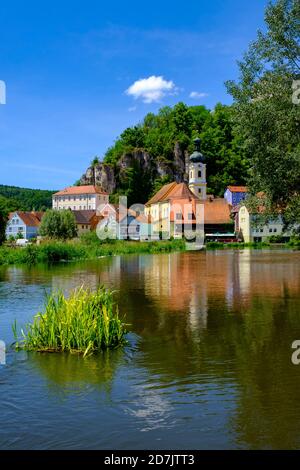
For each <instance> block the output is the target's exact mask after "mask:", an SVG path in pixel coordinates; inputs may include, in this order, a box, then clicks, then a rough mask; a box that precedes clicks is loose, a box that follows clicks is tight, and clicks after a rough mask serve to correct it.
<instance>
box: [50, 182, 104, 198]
mask: <svg viewBox="0 0 300 470" xmlns="http://www.w3.org/2000/svg"><path fill="white" fill-rule="evenodd" d="M73 194H76V195H77V194H106V195H107V194H108V193H106V192H105V191H103V190H102V189H101V188H100V187H99V186H93V185H87V186H69V187H68V188H65V189H62V190H61V191H58V192H57V193H55V194H53V196H70V195H73Z"/></svg>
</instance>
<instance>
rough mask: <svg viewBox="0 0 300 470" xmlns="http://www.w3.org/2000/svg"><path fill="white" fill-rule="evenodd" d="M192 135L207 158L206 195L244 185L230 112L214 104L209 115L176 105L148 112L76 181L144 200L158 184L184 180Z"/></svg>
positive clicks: (244, 162) (244, 168)
mask: <svg viewBox="0 0 300 470" xmlns="http://www.w3.org/2000/svg"><path fill="white" fill-rule="evenodd" d="M196 137H200V138H201V142H202V145H201V151H202V153H203V154H204V155H205V156H206V157H207V182H208V191H209V193H213V194H215V195H223V193H224V190H225V188H226V186H228V185H230V184H244V183H245V182H246V180H247V176H248V167H249V165H248V159H247V157H246V155H245V152H244V149H243V145H242V144H243V142H242V140H241V139H240V137H239V135H237V134H236V133H235V132H234V128H233V123H232V108H231V107H230V106H225V105H222V104H218V105H217V106H216V107H215V109H214V110H212V111H210V110H209V109H207V108H206V107H205V106H187V105H185V104H184V103H178V104H176V105H175V106H174V107H169V106H165V107H163V108H161V109H160V110H159V111H158V113H157V114H153V113H148V114H147V115H146V116H145V118H144V119H143V121H142V122H141V123H139V124H137V125H135V126H133V127H129V128H127V129H125V130H124V132H123V133H122V134H121V135H120V137H118V138H117V139H116V141H115V143H114V145H113V146H112V147H111V148H109V149H108V150H107V152H106V154H105V155H104V159H103V162H100V161H98V160H97V158H96V159H95V160H94V161H93V162H92V164H91V166H90V167H89V168H88V170H87V172H86V174H85V175H83V177H82V178H81V181H80V183H81V184H100V185H102V186H103V187H104V189H106V190H107V191H108V192H110V193H114V194H116V195H117V194H120V193H122V194H126V195H127V196H128V198H129V201H130V202H136V201H139V202H145V201H146V200H147V199H148V198H149V196H150V195H151V194H153V192H155V191H157V190H158V189H159V188H160V187H161V185H162V184H164V183H166V182H168V181H174V180H176V181H182V180H183V179H184V174H185V170H186V168H185V161H186V159H187V156H188V155H189V154H190V153H191V152H192V151H193V139H194V138H196ZM112 199H113V198H112Z"/></svg>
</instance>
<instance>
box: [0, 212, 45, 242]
mask: <svg viewBox="0 0 300 470" xmlns="http://www.w3.org/2000/svg"><path fill="white" fill-rule="evenodd" d="M43 215H44V212H35V211H32V212H23V211H16V212H12V213H10V214H9V218H8V222H7V224H6V231H5V234H6V238H9V237H11V236H13V237H14V238H18V237H20V238H24V239H26V240H30V239H32V238H36V237H37V235H38V231H39V226H40V223H41V220H42V217H43Z"/></svg>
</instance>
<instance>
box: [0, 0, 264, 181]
mask: <svg viewBox="0 0 300 470" xmlns="http://www.w3.org/2000/svg"><path fill="white" fill-rule="evenodd" d="M266 4H267V1H266V0H251V2H247V1H245V0H214V1H209V0H191V1H185V2H183V1H180V0H176V1H174V0H172V1H169V0H163V1H162V0H160V1H157V0H152V1H151V2H149V3H148V2H141V1H136V0H134V1H130V0H129V1H127V2H124V1H119V0H118V1H113V0H112V1H110V2H101V1H99V0H98V1H96V0H86V1H82V2H80V1H77V0H73V1H72V2H71V1H69V2H66V1H63V0H61V1H57V0H52V1H51V2H50V1H48V0H45V1H44V2H40V1H34V0H32V1H30V0H29V1H28V2H24V1H21V0H15V1H11V2H1V6H0V19H1V27H0V80H3V81H5V83H6V104H5V105H0V184H11V185H16V186H23V187H32V188H46V189H48V188H49V189H58V188H62V187H65V186H68V185H70V184H73V182H74V181H75V180H76V179H78V178H79V177H80V176H81V174H82V173H83V172H84V171H85V169H86V168H87V166H88V164H89V162H90V161H91V159H92V158H93V157H94V156H95V155H98V156H100V157H102V156H103V154H104V152H105V150H106V149H107V148H108V147H109V146H110V145H112V144H113V142H114V140H115V138H116V137H117V136H118V135H119V134H120V133H121V132H122V130H124V129H125V128H126V127H128V126H130V125H133V124H135V123H137V122H139V121H140V120H141V119H142V118H143V116H144V115H145V114H146V113H147V112H149V111H151V112H156V111H157V110H158V109H159V108H160V107H161V106H164V105H174V104H175V103H176V102H178V101H184V102H186V103H187V104H205V105H206V106H208V107H210V108H211V107H213V106H214V105H215V104H216V103H217V102H223V103H230V102H231V99H230V97H229V96H228V95H227V94H226V90H225V87H224V81H225V80H227V79H234V78H236V77H237V75H238V69H237V65H236V61H237V60H238V59H240V58H241V57H242V54H243V52H244V51H245V50H246V48H247V46H248V44H249V42H250V41H251V40H253V39H254V38H255V36H256V31H257V29H259V28H262V27H263V16H264V9H265V6H266ZM141 80H143V81H141Z"/></svg>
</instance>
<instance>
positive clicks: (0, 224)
mask: <svg viewBox="0 0 300 470" xmlns="http://www.w3.org/2000/svg"><path fill="white" fill-rule="evenodd" d="M6 222H7V217H6V214H5V213H4V212H3V211H2V210H0V245H2V243H3V242H4V241H5V227H6Z"/></svg>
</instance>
